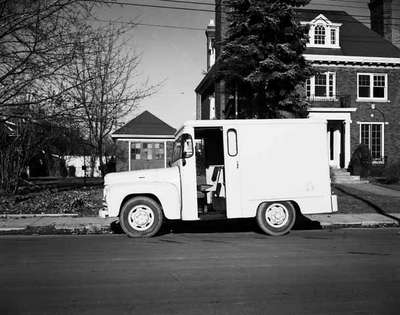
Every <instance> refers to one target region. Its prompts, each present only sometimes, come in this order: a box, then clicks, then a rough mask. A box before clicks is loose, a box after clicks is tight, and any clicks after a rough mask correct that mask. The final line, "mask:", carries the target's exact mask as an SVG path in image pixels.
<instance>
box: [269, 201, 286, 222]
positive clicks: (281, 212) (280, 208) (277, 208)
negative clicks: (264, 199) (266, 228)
mask: <svg viewBox="0 0 400 315" xmlns="http://www.w3.org/2000/svg"><path fill="white" fill-rule="evenodd" d="M265 220H267V222H268V224H270V225H271V226H273V227H275V228H280V227H282V226H284V225H285V224H286V223H287V222H288V220H289V212H288V210H287V209H286V207H285V206H284V205H282V204H280V203H274V204H272V205H270V206H269V207H268V208H267V210H266V211H265Z"/></svg>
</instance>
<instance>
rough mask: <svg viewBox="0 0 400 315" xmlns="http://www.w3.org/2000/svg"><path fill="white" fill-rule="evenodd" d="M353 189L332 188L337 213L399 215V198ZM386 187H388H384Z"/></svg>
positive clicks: (355, 185) (338, 186)
mask: <svg viewBox="0 0 400 315" xmlns="http://www.w3.org/2000/svg"><path fill="white" fill-rule="evenodd" d="M356 187H357V184H354V186H353V187H349V186H348V185H347V186H346V187H344V186H341V185H336V187H335V186H334V187H333V189H332V191H333V192H334V193H335V194H336V195H337V196H338V206H339V213H381V212H385V213H400V198H399V197H391V196H382V195H376V194H372V193H367V192H364V191H360V190H358V189H357V188H356ZM386 187H388V186H386Z"/></svg>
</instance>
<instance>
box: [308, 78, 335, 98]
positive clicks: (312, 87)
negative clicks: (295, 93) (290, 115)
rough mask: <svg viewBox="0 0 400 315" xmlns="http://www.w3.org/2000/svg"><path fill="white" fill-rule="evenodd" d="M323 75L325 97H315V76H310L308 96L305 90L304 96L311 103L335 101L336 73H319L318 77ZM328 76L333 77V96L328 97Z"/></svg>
mask: <svg viewBox="0 0 400 315" xmlns="http://www.w3.org/2000/svg"><path fill="white" fill-rule="evenodd" d="M323 74H324V75H325V76H326V96H315V76H312V77H311V78H310V79H309V80H310V96H307V90H306V96H307V99H308V100H310V101H311V100H312V101H336V100H337V99H336V72H331V71H328V72H323V73H320V75H323ZM329 75H333V96H329V87H330V86H329ZM306 89H307V83H306Z"/></svg>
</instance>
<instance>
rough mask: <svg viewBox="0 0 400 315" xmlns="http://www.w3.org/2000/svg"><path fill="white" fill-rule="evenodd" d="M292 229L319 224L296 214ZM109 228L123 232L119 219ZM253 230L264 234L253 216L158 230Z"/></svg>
mask: <svg viewBox="0 0 400 315" xmlns="http://www.w3.org/2000/svg"><path fill="white" fill-rule="evenodd" d="M293 229H294V230H319V229H321V224H320V223H319V222H318V221H312V220H310V219H309V218H307V217H305V216H303V215H302V214H301V213H300V214H297V216H296V222H295V225H294V227H293ZM111 230H112V232H113V233H114V234H122V233H124V232H123V230H122V228H121V226H120V224H119V221H114V222H112V223H111ZM238 232H255V233H259V234H264V232H262V231H261V229H260V228H259V227H258V225H257V223H256V220H255V219H254V218H249V219H229V220H214V221H167V222H165V224H164V225H163V227H162V228H161V231H160V233H159V234H160V235H165V234H170V233H172V234H180V233H238Z"/></svg>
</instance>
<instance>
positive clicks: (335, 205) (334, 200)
mask: <svg viewBox="0 0 400 315" xmlns="http://www.w3.org/2000/svg"><path fill="white" fill-rule="evenodd" d="M331 209H332V212H337V211H338V203H337V196H336V195H331Z"/></svg>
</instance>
